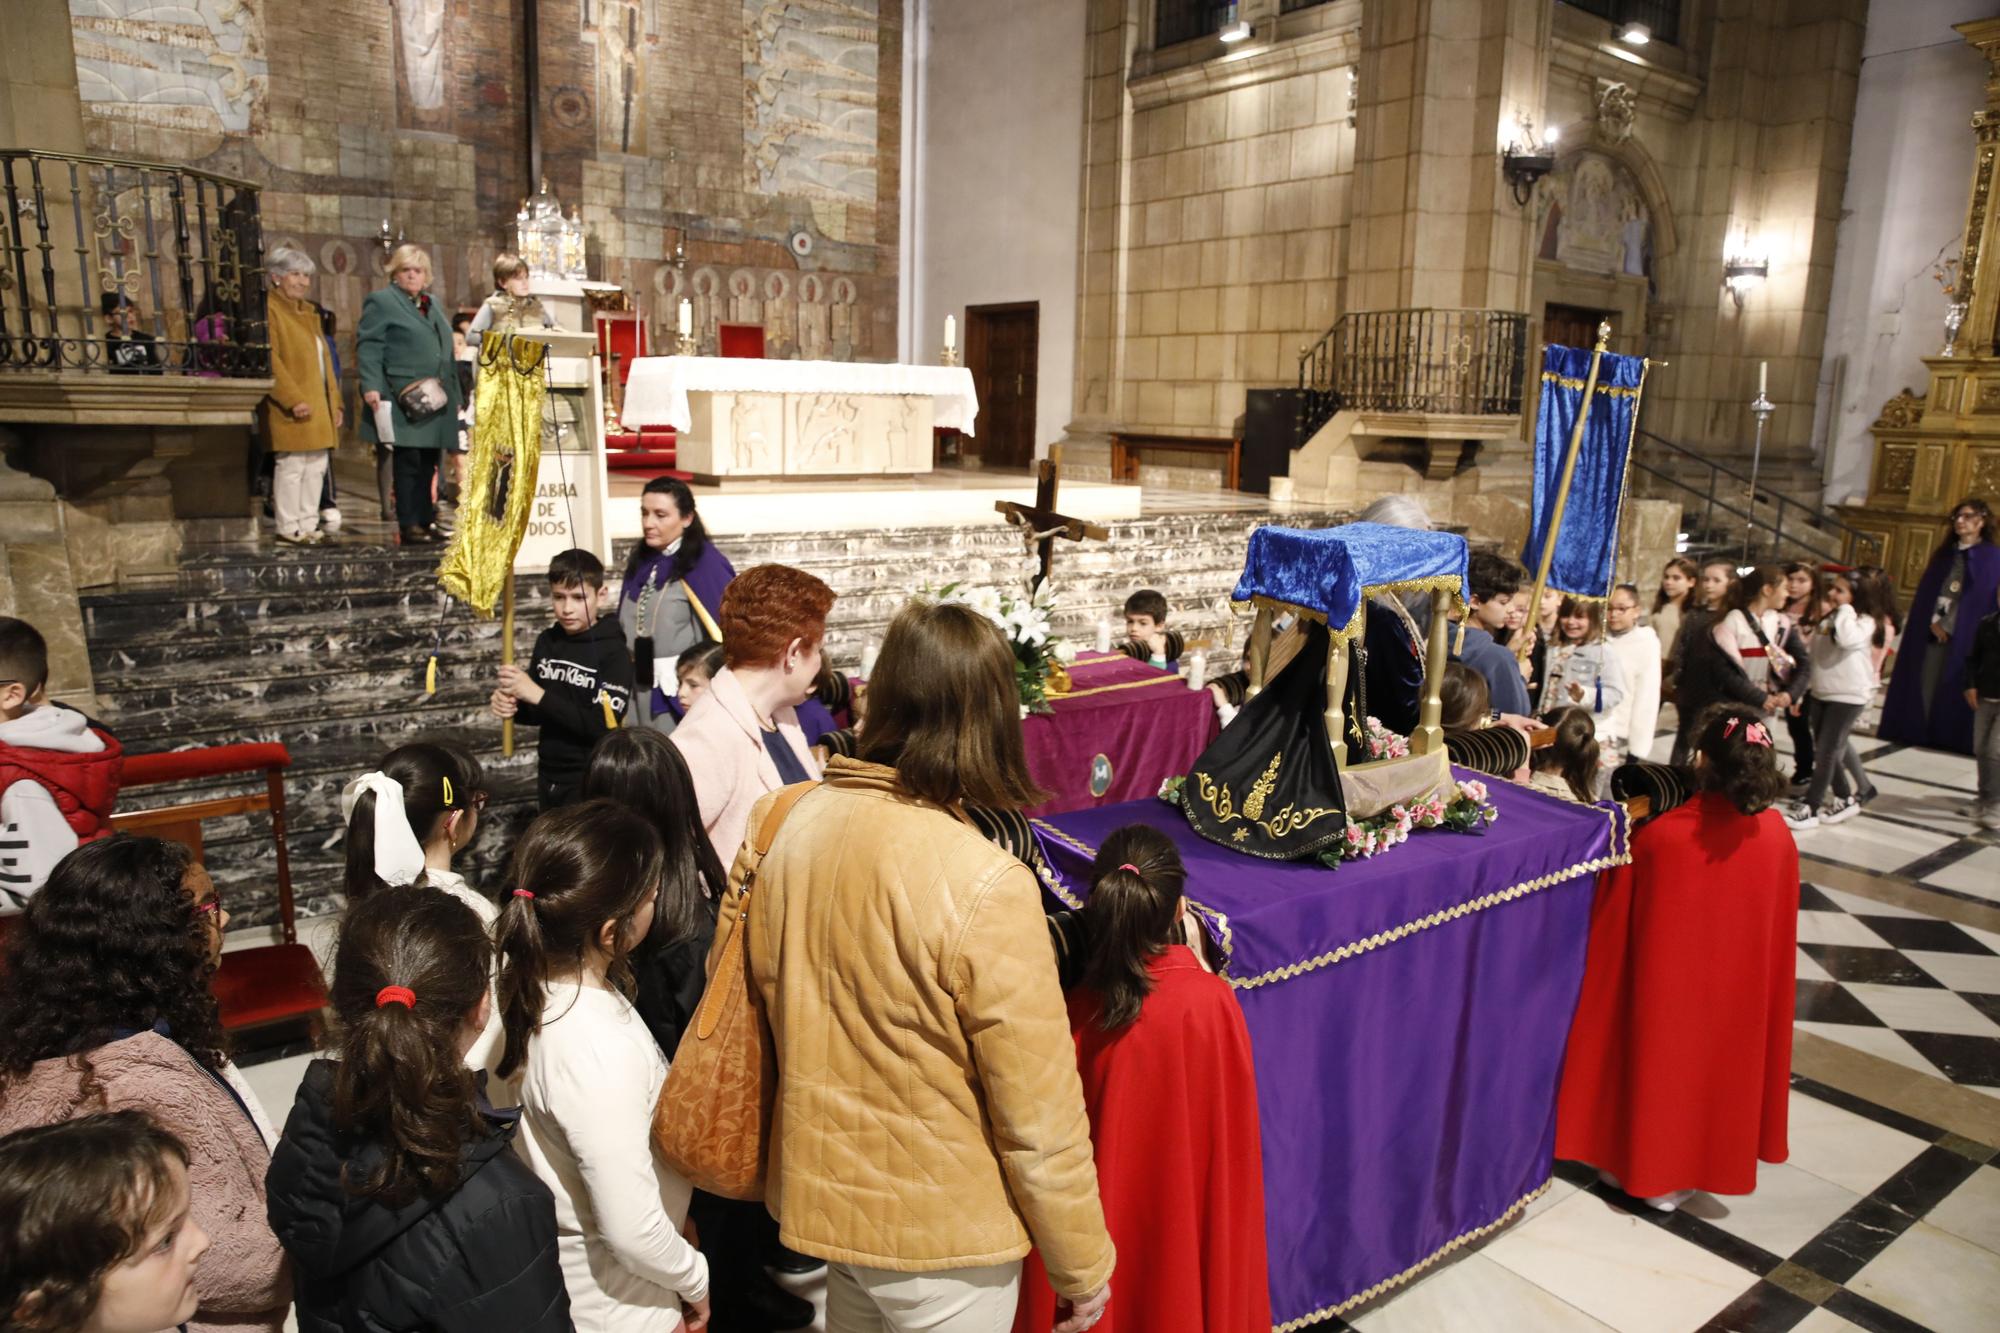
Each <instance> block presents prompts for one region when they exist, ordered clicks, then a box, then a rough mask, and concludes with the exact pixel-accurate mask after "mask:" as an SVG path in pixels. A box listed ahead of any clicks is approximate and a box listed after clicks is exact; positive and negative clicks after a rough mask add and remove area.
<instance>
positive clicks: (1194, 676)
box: [1187, 649, 1208, 690]
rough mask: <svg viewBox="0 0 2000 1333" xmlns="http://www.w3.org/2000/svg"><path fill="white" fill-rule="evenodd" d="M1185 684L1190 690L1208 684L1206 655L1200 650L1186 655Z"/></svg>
mask: <svg viewBox="0 0 2000 1333" xmlns="http://www.w3.org/2000/svg"><path fill="white" fill-rule="evenodd" d="M1187 684H1188V688H1189V689H1191V690H1198V689H1200V688H1201V687H1202V686H1204V685H1206V684H1208V654H1207V653H1204V652H1202V651H1201V650H1200V649H1196V650H1195V651H1194V652H1191V653H1189V654H1188V669H1187Z"/></svg>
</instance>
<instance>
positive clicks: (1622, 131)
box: [1595, 79, 1639, 147]
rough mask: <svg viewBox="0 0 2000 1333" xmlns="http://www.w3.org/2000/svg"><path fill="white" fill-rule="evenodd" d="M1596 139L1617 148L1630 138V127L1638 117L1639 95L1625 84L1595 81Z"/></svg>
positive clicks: (1613, 80)
mask: <svg viewBox="0 0 2000 1333" xmlns="http://www.w3.org/2000/svg"><path fill="white" fill-rule="evenodd" d="M1595 100H1596V103H1597V137H1598V138H1600V139H1602V140H1603V141H1604V142H1605V143H1608V144H1611V145H1612V146H1614V147H1615V146H1617V145H1619V144H1622V143H1624V142H1625V141H1626V140H1627V139H1630V138H1631V137H1632V125H1633V122H1634V121H1635V120H1637V119H1638V115H1639V95H1638V94H1637V93H1636V92H1634V91H1633V90H1632V86H1631V85H1630V84H1627V83H1620V82H1618V81H1617V80H1615V79H1599V80H1598V81H1597V96H1596V99H1595Z"/></svg>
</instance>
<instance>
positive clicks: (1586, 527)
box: [1521, 346, 1646, 597]
mask: <svg viewBox="0 0 2000 1333" xmlns="http://www.w3.org/2000/svg"><path fill="white" fill-rule="evenodd" d="M1590 358H1591V353H1590V352H1588V351H1586V350H1584V349H1582V348H1577V347H1555V346H1551V347H1549V348H1547V349H1545V351H1544V352H1543V357H1542V404H1541V411H1540V412H1539V414H1538V415H1537V416H1536V418H1535V491H1534V500H1533V503H1532V504H1531V506H1530V523H1529V528H1528V544H1527V546H1526V547H1524V548H1523V549H1522V551H1521V563H1522V564H1524V565H1526V566H1527V567H1528V576H1529V578H1530V579H1532V578H1533V577H1534V574H1535V571H1536V570H1537V569H1539V568H1541V561H1542V543H1543V542H1544V541H1545V540H1547V534H1548V530H1549V521H1550V519H1551V517H1552V516H1553V515H1554V512H1555V505H1556V488H1557V487H1558V486H1560V485H1561V484H1562V472H1563V460H1564V459H1565V458H1566V457H1567V456H1568V454H1569V437H1570V433H1571V432H1572V431H1574V430H1575V429H1576V417H1577V413H1578V411H1580V410H1581V409H1582V406H1583V386H1584V382H1585V379H1586V378H1587V377H1588V376H1589V374H1590ZM1645 380H1646V359H1645V358H1644V357H1640V356H1618V355H1616V354H1615V353H1611V352H1606V353H1605V354H1604V359H1603V360H1602V361H1601V362H1599V363H1598V367H1597V392H1596V393H1595V394H1593V395H1592V397H1593V398H1594V399H1595V401H1594V402H1593V403H1592V404H1591V407H1590V417H1589V421H1588V424H1586V425H1585V426H1584V430H1583V444H1582V447H1581V448H1579V449H1578V451H1577V456H1576V472H1575V474H1574V475H1573V476H1572V477H1571V478H1570V484H1569V502H1568V503H1567V504H1566V505H1565V506H1564V507H1563V517H1562V530H1561V531H1560V532H1558V533H1557V534H1556V549H1555V558H1554V559H1553V560H1551V561H1550V562H1549V587H1551V588H1555V589H1557V590H1559V591H1561V592H1566V593H1572V594H1574V595H1576V596H1578V597H1609V596H1610V595H1611V571H1612V566H1613V564H1614V563H1615V562H1616V560H1617V556H1618V518H1619V513H1620V511H1621V510H1622V509H1623V508H1624V504H1625V469H1626V466H1627V464H1628V463H1629V462H1630V460H1631V456H1632V433H1633V431H1634V429H1635V428H1636V427H1637V426H1638V424H1639V390H1640V387H1641V386H1642V385H1643V384H1644V383H1645Z"/></svg>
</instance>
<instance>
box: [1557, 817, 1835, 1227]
mask: <svg viewBox="0 0 2000 1333" xmlns="http://www.w3.org/2000/svg"><path fill="white" fill-rule="evenodd" d="M1798 932H1799V853H1798V848H1797V846H1796V845H1794V844H1793V842H1792V835H1791V832H1790V830H1788V829H1787V828H1786V827H1785V823H1784V820H1783V819H1782V818H1780V817H1779V815H1778V812H1777V811H1776V810H1766V811H1764V812H1763V813H1762V814H1759V815H1755V816H1746V815H1743V814H1741V813H1739V812H1738V811H1737V809H1736V807H1735V806H1733V805H1731V804H1730V803H1729V800H1728V798H1726V797H1724V796H1721V795H1719V794H1717V793H1714V792H1704V793H1702V794H1701V795H1700V796H1697V797H1696V798H1695V799H1694V800H1693V801H1692V802H1690V803H1689V804H1687V805H1684V806H1682V807H1681V808H1680V809H1678V810H1674V811H1672V812H1670V813H1668V814H1665V815H1662V816H1661V817H1660V818H1658V819H1656V820H1654V821H1653V822H1652V823H1651V824H1649V825H1647V826H1646V827H1645V828H1643V829H1641V830H1640V831H1639V833H1638V835H1637V836H1636V837H1634V838H1633V840H1632V863H1631V864H1630V865H1626V866H1620V867H1618V868H1617V869H1615V870H1611V871H1609V872H1607V873H1606V874H1605V876H1604V878H1603V879H1602V880H1601V881H1600V882H1599V884H1598V887H1597V899H1596V902H1595V903H1594V905H1593V906H1592V907H1591V914H1590V954H1589V958H1588V961H1587V962H1586V964H1585V967H1584V974H1583V995H1582V997H1581V999H1580V1000H1579V1001H1578V1003H1577V1010H1576V1021H1575V1022H1574V1023H1573V1024H1572V1025H1571V1027H1570V1034H1569V1051H1568V1053H1567V1055H1566V1056H1565V1057H1564V1062H1563V1077H1562V1093H1561V1097H1560V1100H1559V1101H1558V1103H1557V1108H1556V1156H1557V1157H1562V1158H1567V1159H1569V1160H1571V1161H1578V1162H1587V1163H1589V1164H1590V1165H1592V1166H1595V1167H1599V1168H1601V1169H1603V1170H1606V1171H1609V1172H1611V1174H1613V1175H1615V1176H1617V1177H1618V1179H1619V1181H1620V1183H1621V1184H1622V1185H1623V1186H1624V1187H1625V1189H1626V1191H1627V1192H1628V1193H1631V1194H1635V1195H1640V1196H1650V1195H1656V1194H1666V1193H1669V1192H1671V1191H1673V1190H1682V1189H1701V1190H1708V1191H1709V1192H1711V1193H1714V1194H1748V1193H1750V1192H1751V1191H1752V1190H1754V1189H1755V1188H1756V1187H1757V1161H1758V1159H1759V1158H1762V1159H1763V1160H1764V1161H1767V1162H1782V1161H1784V1160H1785V1157H1786V1155H1787V1149H1786V1144H1785V1116H1786V1107H1787V1096H1788V1089H1789V1086H1790V1084H1789V1079H1790V1075H1791V1065H1792V1006H1793V1002H1794V1000H1795V998H1796V997H1795V985H1796V982H1795V976H1796V972H1797V951H1796V950H1797V942H1798Z"/></svg>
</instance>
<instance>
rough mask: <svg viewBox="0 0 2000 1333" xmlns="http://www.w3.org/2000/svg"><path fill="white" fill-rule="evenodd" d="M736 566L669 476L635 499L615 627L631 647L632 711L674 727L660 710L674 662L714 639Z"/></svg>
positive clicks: (673, 684)
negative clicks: (635, 522)
mask: <svg viewBox="0 0 2000 1333" xmlns="http://www.w3.org/2000/svg"><path fill="white" fill-rule="evenodd" d="M735 577H736V567H735V566H733V565H731V564H730V563H729V559H728V557H726V556H724V555H723V554H722V552H720V551H718V550H716V549H715V547H714V546H713V545H711V544H710V542H709V540H708V533H707V532H705V531H704V530H703V529H702V526H701V515H699V514H697V513H695V510H694V493H693V492H692V491H690V490H688V488H687V485H686V483H684V482H682V481H679V480H678V479H676V478H674V477H655V478H653V479H652V480H651V481H649V482H647V483H646V489H645V490H644V491H643V492H641V493H640V496H639V540H638V541H637V542H636V543H634V544H633V547H632V554H631V556H630V557H629V558H628V559H627V560H626V561H625V582H624V585H623V587H622V588H620V590H619V596H618V627H619V628H620V629H622V630H623V631H624V632H625V642H626V644H627V646H629V647H630V648H631V650H632V669H633V672H634V673H635V674H636V675H637V677H638V682H637V683H638V686H639V688H638V689H637V690H636V691H634V694H635V696H636V698H637V700H638V705H639V716H640V717H641V718H642V719H644V721H645V722H646V723H647V725H649V726H653V727H657V728H658V729H659V730H661V731H672V730H673V729H674V714H673V712H672V711H671V710H670V709H669V708H668V707H667V701H668V699H669V698H670V697H671V696H672V695H673V693H674V690H675V688H676V682H675V678H674V662H675V660H676V659H677V658H679V657H680V655H681V654H682V653H685V652H687V651H689V650H690V649H692V648H694V647H695V646H696V645H698V644H702V643H719V642H721V640H722V630H721V628H720V626H719V624H718V623H717V622H718V618H719V617H720V615H721V610H722V590H723V589H724V588H727V587H728V586H729V581H730V580H731V579H733V578H735Z"/></svg>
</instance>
